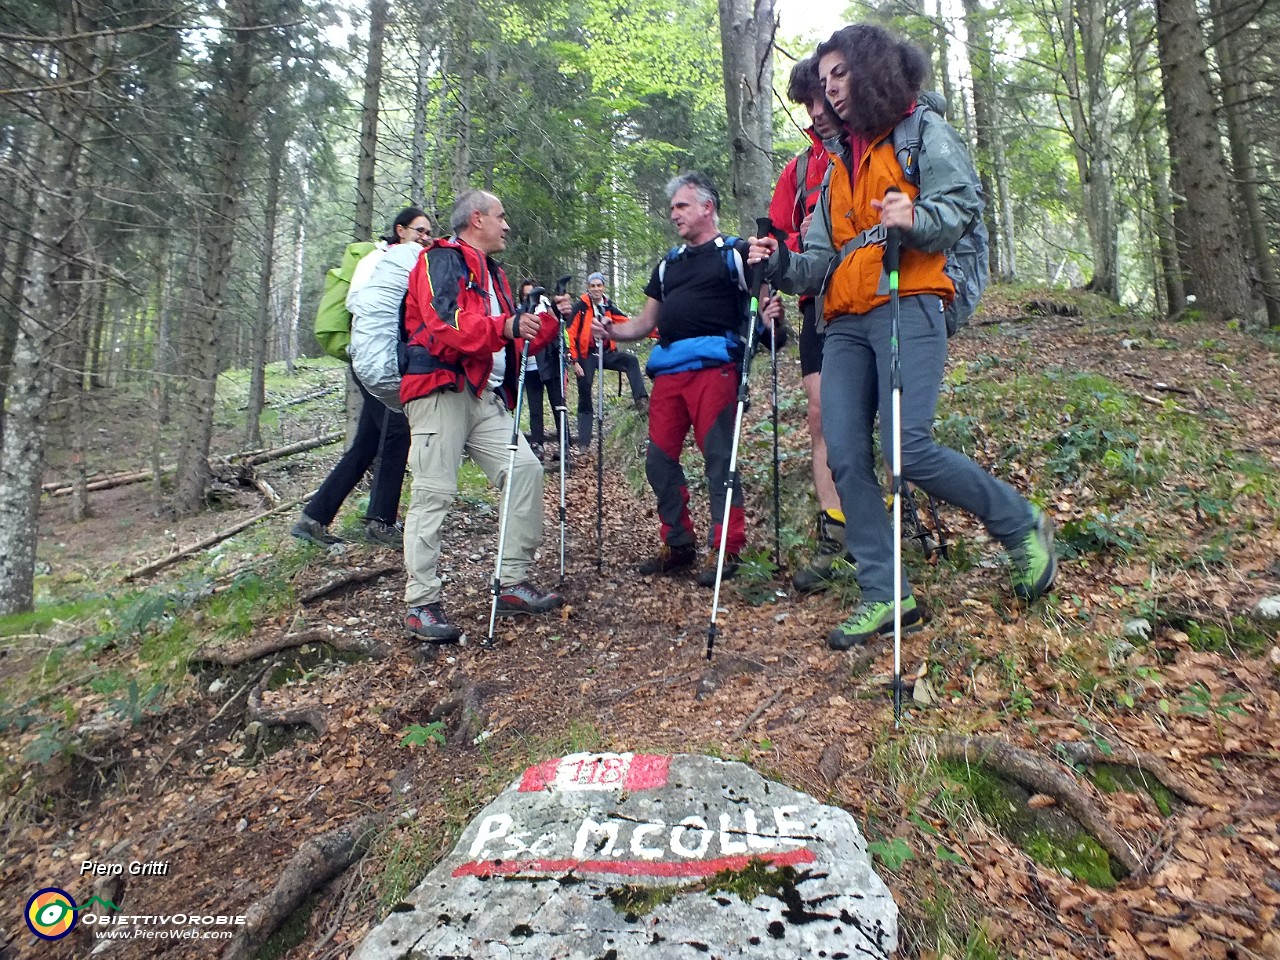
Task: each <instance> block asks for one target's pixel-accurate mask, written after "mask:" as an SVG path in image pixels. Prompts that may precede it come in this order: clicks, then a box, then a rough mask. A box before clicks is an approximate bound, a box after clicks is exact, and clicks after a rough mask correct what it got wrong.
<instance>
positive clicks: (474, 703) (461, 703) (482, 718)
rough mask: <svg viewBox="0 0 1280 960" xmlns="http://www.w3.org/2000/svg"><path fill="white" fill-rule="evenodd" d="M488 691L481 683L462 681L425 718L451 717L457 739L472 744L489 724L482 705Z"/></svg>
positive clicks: (439, 718)
mask: <svg viewBox="0 0 1280 960" xmlns="http://www.w3.org/2000/svg"><path fill="white" fill-rule="evenodd" d="M488 693H489V690H488V688H487V687H486V686H485V685H483V684H476V683H469V682H464V683H462V684H460V685H458V686H456V687H455V688H454V690H453V692H452V693H450V694H449V696H447V697H445V698H444V699H443V700H441V701H440V702H439V703H437V704H436V705H435V707H434V708H433V709H432V711H431V713H429V714H428V715H427V719H428V720H429V721H443V720H446V719H452V720H453V725H454V730H455V731H456V733H455V735H456V736H457V738H458V740H459V741H460V742H462V743H463V744H467V745H470V744H473V743H475V741H476V738H477V737H479V736H480V734H481V733H483V732H484V730H485V728H487V727H488V725H489V714H488V712H487V710H486V709H485V705H484V699H485V696H486V695H487V694H488Z"/></svg>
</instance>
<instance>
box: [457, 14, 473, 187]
mask: <svg viewBox="0 0 1280 960" xmlns="http://www.w3.org/2000/svg"><path fill="white" fill-rule="evenodd" d="M463 6H464V9H463V12H462V22H461V23H460V24H459V30H458V32H459V36H458V40H457V47H458V55H459V57H460V58H461V59H462V66H461V68H460V69H459V71H458V91H457V92H458V113H457V116H456V117H454V123H455V127H454V129H455V131H456V136H455V138H454V150H453V154H454V156H453V195H454V197H455V198H456V197H457V196H458V194H460V193H462V192H463V191H464V190H466V189H467V187H468V186H470V184H471V93H472V88H473V87H474V86H475V79H476V64H475V53H474V51H473V50H472V49H471V17H472V10H473V9H474V8H473V7H472V5H471V4H464V5H463Z"/></svg>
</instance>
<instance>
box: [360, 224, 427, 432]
mask: <svg viewBox="0 0 1280 960" xmlns="http://www.w3.org/2000/svg"><path fill="white" fill-rule="evenodd" d="M426 252H427V251H426V249H425V248H423V247H421V246H419V245H418V244H416V243H397V244H394V245H393V246H391V247H388V248H387V252H386V254H385V255H384V256H383V257H382V259H381V260H379V261H378V265H377V266H376V267H374V270H373V276H371V277H370V278H369V282H368V283H366V284H365V285H364V286H363V287H361V288H360V289H359V290H356V291H355V292H353V293H352V294H351V295H350V297H348V299H347V306H348V308H350V310H351V343H350V345H349V346H348V347H347V352H348V353H350V354H351V369H352V372H354V373H355V375H356V377H358V378H359V380H360V382H361V383H363V384H364V385H365V389H367V390H368V391H369V392H370V393H371V394H373V395H374V396H375V397H377V398H378V399H379V400H381V401H382V402H383V403H385V404H386V405H387V406H388V407H390V408H391V409H392V410H395V411H399V410H401V409H402V407H401V405H400V343H401V339H402V333H401V330H402V318H403V310H404V306H403V305H404V298H405V295H406V294H407V293H408V292H409V271H410V270H412V269H413V268H414V265H415V264H416V263H417V262H418V258H419V257H420V256H422V255H423V254H424V253H426Z"/></svg>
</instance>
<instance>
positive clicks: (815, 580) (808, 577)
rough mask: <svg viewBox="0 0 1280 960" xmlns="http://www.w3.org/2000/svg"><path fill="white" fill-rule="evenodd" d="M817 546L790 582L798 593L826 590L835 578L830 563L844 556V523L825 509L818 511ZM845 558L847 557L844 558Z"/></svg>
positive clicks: (835, 571) (835, 572) (835, 574)
mask: <svg viewBox="0 0 1280 960" xmlns="http://www.w3.org/2000/svg"><path fill="white" fill-rule="evenodd" d="M817 540H818V548H817V550H816V551H815V552H814V554H813V559H812V560H811V561H809V565H808V566H807V567H805V568H804V569H803V570H797V571H796V575H795V577H794V578H793V579H792V581H791V582H792V584H794V585H795V588H796V590H798V591H799V592H800V593H818V592H819V591H821V590H826V589H827V588H828V587H829V586H831V584H832V582H833V581H834V580H835V579H836V576H837V575H838V571H837V570H834V569H832V565H833V564H834V563H835V562H836V561H837V560H839V559H840V558H841V557H845V556H846V554H845V544H844V523H843V522H842V521H840V520H837V519H836V518H835V517H833V516H831V514H830V513H828V512H827V511H826V510H822V511H819V513H818V537H817ZM846 559H847V558H846Z"/></svg>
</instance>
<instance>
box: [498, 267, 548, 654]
mask: <svg viewBox="0 0 1280 960" xmlns="http://www.w3.org/2000/svg"><path fill="white" fill-rule="evenodd" d="M543 293H544V290H543V288H542V287H534V288H533V289H532V290H530V291H529V295H528V296H527V297H525V300H524V303H522V304H521V305H520V306H519V307H518V308H517V309H516V315H515V319H513V320H512V321H511V332H512V333H514V334H519V332H520V317H521V315H522V314H525V313H533V305H534V304H535V303H537V302H538V298H539V297H540V296H542V294H543ZM528 359H529V341H528V340H525V341H524V343H523V345H522V346H521V347H520V366H519V367H517V368H516V369H517V370H519V371H520V376H518V377H516V410H515V416H514V417H513V418H512V420H511V442H510V443H509V444H508V445H507V449H508V450H510V451H511V457H510V459H509V460H508V461H507V481H506V484H505V485H504V487H503V490H502V513H501V515H499V517H498V560H497V563H495V564H494V567H493V603H492V604H491V605H490V607H489V635H488V636H487V637H486V638H485V641H484V645H485V646H486V647H491V646H493V628H494V624H495V623H496V622H497V619H498V594H499V593H500V592H501V591H502V551H503V550H505V549H506V546H507V518H508V515H509V514H510V512H511V475H512V474H513V473H515V470H516V452H517V451H518V450H519V449H520V414H521V412H522V410H523V407H524V365H525V362H526V361H527V360H528Z"/></svg>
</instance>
